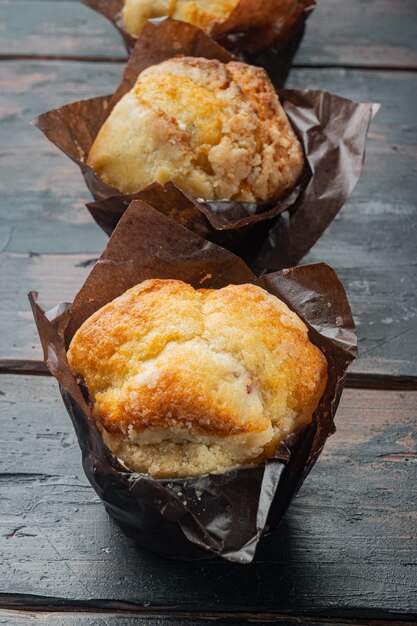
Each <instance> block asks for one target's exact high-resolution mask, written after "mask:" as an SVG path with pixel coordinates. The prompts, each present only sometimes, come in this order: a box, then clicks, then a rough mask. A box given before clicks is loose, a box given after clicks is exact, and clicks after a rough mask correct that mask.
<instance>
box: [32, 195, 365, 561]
mask: <svg viewBox="0 0 417 626" xmlns="http://www.w3.org/2000/svg"><path fill="white" fill-rule="evenodd" d="M155 277H158V278H176V279H181V280H183V281H185V282H187V283H190V284H192V285H193V286H194V287H205V288H221V287H223V286H225V285H227V284H230V283H235V284H241V283H247V282H252V283H254V284H257V285H260V286H261V287H263V288H264V289H267V290H268V291H269V292H270V293H272V294H274V295H276V296H277V297H279V298H281V299H282V300H284V301H285V302H286V303H287V304H288V306H289V307H290V308H291V309H292V310H293V311H295V312H296V313H297V314H298V315H299V316H300V317H301V318H302V319H303V320H304V321H305V323H306V324H307V326H308V328H309V335H310V339H311V341H312V342H313V343H315V344H316V345H317V346H318V347H319V348H320V349H321V350H322V351H323V352H324V354H325V355H326V358H327V361H328V367H329V378H328V383H327V386H326V389H325V392H324V394H323V397H322V399H321V401H320V404H319V406H318V408H317V410H316V412H315V413H314V417H313V421H312V423H311V424H310V425H309V426H307V427H306V428H304V429H303V430H302V431H300V432H298V433H296V434H295V435H292V436H291V437H289V438H288V439H287V440H286V441H285V442H283V443H282V444H281V445H280V446H279V447H278V449H277V451H276V454H275V455H274V457H273V458H270V459H268V460H267V461H266V462H264V463H262V464H260V465H256V466H246V467H242V468H240V469H237V470H234V471H230V472H226V473H223V474H210V475H204V476H199V477H196V478H189V479H174V480H167V479H164V480H157V479H154V478H151V477H149V476H147V475H143V474H138V473H134V472H130V471H128V470H127V469H126V467H125V466H124V465H123V464H122V463H121V462H120V461H118V459H117V458H116V457H115V456H114V455H113V454H112V453H111V452H110V451H109V449H108V448H107V447H106V446H105V445H104V443H103V440H102V438H101V435H100V434H99V432H98V430H97V428H96V426H95V424H94V422H93V421H91V420H90V419H89V408H88V404H87V402H86V398H85V397H84V395H83V390H82V389H81V388H80V387H79V385H78V384H77V382H76V380H75V378H74V376H73V375H72V373H71V371H70V369H69V366H68V362H67V358H66V350H67V348H68V345H69V342H70V341H71V338H72V337H73V336H74V333H75V332H76V331H77V329H78V328H79V327H80V326H81V324H82V323H83V322H84V321H85V320H86V319H87V318H88V317H89V316H90V315H91V314H92V313H93V312H94V311H97V310H98V309H99V308H100V307H102V306H103V305H104V304H106V303H107V302H109V301H111V300H112V299H113V298H115V297H116V296H119V295H121V294H122V293H123V292H124V291H126V290H127V289H129V288H130V287H132V286H134V285H135V284H137V283H139V282H141V281H143V280H145V279H148V278H155ZM29 297H30V301H31V305H32V309H33V314H34V317H35V321H36V325H37V328H38V332H39V335H40V339H41V342H42V346H43V350H44V358H45V363H46V365H47V366H48V369H49V371H50V372H51V374H52V375H53V376H54V377H55V378H56V379H57V380H58V382H59V384H60V388H61V393H62V397H63V399H64V402H65V405H66V408H67V410H68V413H69V415H70V417H71V419H72V422H73V425H74V428H75V431H76V433H77V437H78V441H79V445H80V447H81V450H82V457H83V466H84V470H85V473H86V475H87V478H88V479H89V481H90V483H91V484H92V486H93V487H94V489H95V490H96V492H97V493H98V495H99V496H100V498H101V499H102V501H103V503H104V505H105V507H106V509H107V511H108V512H109V513H110V515H112V517H113V518H114V519H115V520H116V521H117V522H118V523H119V524H120V526H121V527H122V528H123V529H124V530H125V532H127V533H128V534H129V535H130V536H132V537H133V538H134V539H135V541H137V543H139V544H141V545H142V546H145V547H147V548H148V549H150V550H152V551H154V552H157V553H158V554H161V555H164V556H167V557H170V558H178V559H195V558H203V557H205V556H208V555H210V554H211V555H213V554H214V555H218V556H221V557H223V558H224V559H226V560H229V561H235V562H239V563H249V562H250V561H252V559H253V558H254V555H255V550H256V546H257V545H258V542H259V540H260V538H261V536H262V535H264V534H265V533H266V532H268V531H270V530H271V529H272V528H273V527H275V526H276V525H277V524H278V523H279V521H280V519H281V518H282V516H283V514H284V512H285V510H286V508H287V506H288V504H289V503H290V501H291V499H292V497H293V496H294V495H295V493H296V492H297V490H298V488H299V487H300V485H301V483H302V481H303V480H304V478H305V476H306V475H307V473H308V472H309V470H310V469H311V467H312V466H313V464H314V463H315V461H316V459H317V457H318V456H319V454H320V452H321V450H322V447H323V445H324V443H325V441H326V438H327V437H328V436H329V435H330V434H331V433H333V432H334V422H333V417H334V414H335V411H336V408H337V405H338V402H339V398H340V394H341V392H342V388H343V383H344V378H345V372H346V368H347V367H348V365H349V363H350V362H351V361H352V360H353V358H354V356H355V355H356V334H355V328H354V323H353V320H352V315H351V311H350V308H349V304H348V301H347V298H346V294H345V292H344V289H343V287H342V285H341V283H340V282H339V280H338V278H337V276H336V274H335V273H334V271H333V270H332V269H331V268H330V267H328V266H327V265H324V264H317V265H305V266H301V267H298V268H293V269H289V270H284V271H283V272H277V273H274V274H269V275H267V276H263V277H261V278H258V279H257V278H256V277H255V275H254V274H253V273H252V272H251V271H250V269H249V268H248V267H247V266H246V265H245V263H244V262H243V261H242V260H241V259H240V258H238V257H236V256H234V255H233V254H231V253H230V252H228V251H227V250H225V249H223V248H220V247H219V246H216V245H215V244H212V243H210V242H207V241H206V240H204V239H202V238H201V237H199V236H198V235H196V234H194V233H193V232H191V231H189V230H188V229H186V228H184V227H183V226H181V225H180V224H178V223H177V222H175V221H174V220H171V219H170V218H169V217H167V216H165V215H163V214H162V213H161V212H159V211H157V210H155V209H154V208H152V207H151V206H150V205H147V204H146V203H145V202H143V201H135V202H133V203H132V204H131V205H130V206H129V208H128V210H127V211H126V212H125V214H124V216H123V217H122V219H121V221H120V222H119V225H118V226H117V228H116V230H115V231H114V233H113V235H112V237H111V238H110V241H109V243H108V245H107V247H106V249H105V250H104V252H103V254H102V256H101V257H100V259H99V261H98V262H97V263H96V265H95V266H94V267H93V269H92V270H91V273H90V275H89V276H88V278H87V280H86V281H85V283H84V285H83V287H82V288H81V290H80V292H79V293H78V295H77V296H76V297H75V299H74V302H73V304H72V305H68V304H66V305H60V306H58V307H57V308H55V309H54V310H53V311H52V312H50V313H49V314H48V315H45V313H44V311H43V310H42V309H41V307H40V306H39V304H37V294H36V293H31V294H30V296H29Z"/></svg>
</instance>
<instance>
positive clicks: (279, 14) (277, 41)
mask: <svg viewBox="0 0 417 626" xmlns="http://www.w3.org/2000/svg"><path fill="white" fill-rule="evenodd" d="M81 2H82V3H83V4H85V5H86V6H88V7H90V9H93V10H94V11H97V13H100V14H101V15H103V16H104V17H106V18H107V19H108V20H109V21H110V22H111V23H112V24H113V25H114V26H115V27H116V28H117V30H118V31H119V32H120V34H121V35H122V37H123V40H124V43H125V46H126V49H127V51H128V52H130V51H131V50H132V48H134V46H135V43H136V41H137V38H136V37H133V36H132V35H130V34H129V33H128V32H127V31H126V29H125V27H124V24H123V17H122V9H123V5H124V0H81ZM259 4H260V3H259V0H240V2H239V3H238V5H237V6H236V8H235V9H234V10H233V11H232V13H231V14H230V15H229V16H228V18H227V19H226V20H225V21H223V22H216V23H214V24H213V26H212V28H211V30H210V32H208V35H210V36H211V37H212V38H213V39H216V40H218V41H219V42H220V43H221V45H222V46H224V47H225V48H228V49H229V50H231V51H232V52H233V53H234V54H245V53H249V54H251V55H254V54H258V53H259V52H261V51H263V50H266V49H268V48H273V49H274V50H275V51H280V52H281V53H282V52H283V51H284V50H285V48H286V47H288V46H290V44H291V43H292V42H293V41H296V43H297V47H298V43H299V40H300V39H301V36H302V33H303V30H304V23H305V20H306V19H307V17H308V16H309V15H310V13H311V12H312V11H313V9H314V7H315V5H316V2H315V0H262V3H261V4H262V6H259ZM151 21H153V22H154V23H158V22H159V21H160V19H156V20H151ZM294 52H295V50H294ZM294 52H292V56H293V54H294Z"/></svg>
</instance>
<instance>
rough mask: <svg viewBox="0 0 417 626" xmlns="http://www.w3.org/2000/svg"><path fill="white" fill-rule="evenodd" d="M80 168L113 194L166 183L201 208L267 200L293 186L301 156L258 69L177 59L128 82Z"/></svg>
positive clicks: (283, 113)
mask: <svg viewBox="0 0 417 626" xmlns="http://www.w3.org/2000/svg"><path fill="white" fill-rule="evenodd" d="M88 164H89V165H90V166H91V167H92V168H93V169H94V170H95V172H96V173H97V174H98V176H100V177H101V178H102V180H104V182H106V183H107V184H109V185H112V186H113V187H116V189H118V190H120V191H121V192H123V193H134V192H136V191H138V190H140V189H142V188H143V187H145V186H146V185H148V184H150V183H153V182H158V183H160V184H164V183H166V182H167V181H173V182H174V183H175V184H176V185H177V186H178V187H179V188H180V189H182V190H183V191H185V192H188V193H191V194H193V195H194V196H197V197H200V198H203V199H206V200H238V201H246V202H269V201H273V200H275V199H278V198H279V197H281V196H282V195H283V194H285V193H286V192H287V191H289V190H291V189H292V188H294V186H295V185H296V184H297V182H298V180H299V178H300V176H301V172H302V169H303V165H304V156H303V151H302V148H301V145H300V143H299V141H298V139H297V137H296V136H295V133H294V131H293V129H292V127H291V124H290V123H289V121H288V119H287V116H286V115H285V112H284V111H283V109H282V107H281V104H280V102H279V99H278V96H277V94H276V92H275V90H274V88H273V86H272V84H271V83H270V81H269V79H268V77H267V74H266V73H265V71H264V70H263V69H261V68H257V67H252V66H250V65H246V64H245V63H238V62H232V63H228V64H224V63H221V62H220V61H217V60H207V59H202V58H194V57H178V58H173V59H170V60H168V61H164V62H163V63H160V64H159V65H155V66H152V67H149V68H147V69H146V70H145V71H143V72H142V73H141V74H140V75H139V76H138V79H137V82H136V84H135V86H134V87H133V89H132V90H131V91H130V92H129V93H127V94H126V95H125V96H124V97H123V98H122V99H121V100H120V101H119V102H118V104H117V105H116V106H115V107H114V109H113V111H112V112H111V114H110V115H109V117H108V118H107V120H106V122H105V123H104V124H103V126H102V128H101V129H100V131H99V133H98V135H97V137H96V139H95V141H94V143H93V146H92V148H91V150H90V153H89V155H88Z"/></svg>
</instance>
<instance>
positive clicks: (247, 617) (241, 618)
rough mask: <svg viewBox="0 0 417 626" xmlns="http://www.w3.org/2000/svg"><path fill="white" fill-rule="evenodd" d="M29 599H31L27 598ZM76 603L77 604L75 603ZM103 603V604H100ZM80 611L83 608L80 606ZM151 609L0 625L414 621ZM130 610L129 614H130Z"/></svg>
mask: <svg viewBox="0 0 417 626" xmlns="http://www.w3.org/2000/svg"><path fill="white" fill-rule="evenodd" d="M28 601H30V598H29V599H28ZM32 601H33V600H32ZM74 604H75V603H74ZM101 604H104V603H101ZM79 611H81V609H79ZM148 612H149V609H147V608H144V609H143V610H142V611H140V612H138V611H137V610H136V612H135V611H134V610H133V609H131V610H130V611H129V609H127V611H124V610H123V611H121V610H119V611H117V612H116V613H113V612H111V611H108V612H107V611H106V612H104V611H103V610H97V614H94V613H95V612H94V610H93V611H92V614H86V613H84V612H83V613H81V612H78V610H77V609H76V608H75V609H74V612H64V610H62V612H57V613H46V612H44V611H39V613H33V612H30V611H1V610H0V626H3V625H4V626H30V625H31V624H33V626H36V625H37V624H42V625H45V626H213V624H224V625H227V626H242V625H244V624H257V626H267V625H269V624H277V625H279V626H294V625H296V626H387V624H389V626H413V625H414V624H415V621H414V620H412V621H410V620H409V619H407V618H406V616H404V615H401V614H399V615H395V614H387V613H385V614H384V613H382V614H381V616H380V617H379V618H376V619H375V618H373V619H366V618H365V619H361V618H348V617H347V618H343V617H340V618H337V617H336V618H334V617H327V616H317V617H308V616H306V615H295V614H294V615H285V614H281V615H277V614H276V613H275V614H269V615H268V614H259V613H257V614H256V615H254V614H253V613H250V614H236V613H233V614H229V613H223V614H222V613H213V612H210V613H208V614H205V615H202V614H199V615H195V616H193V615H190V614H182V613H180V612H174V614H173V615H171V616H154V615H153V614H150V615H149V614H148ZM129 613H131V614H130V616H129ZM397 618H398V619H397Z"/></svg>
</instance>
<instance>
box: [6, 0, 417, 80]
mask: <svg viewBox="0 0 417 626" xmlns="http://www.w3.org/2000/svg"><path fill="white" fill-rule="evenodd" d="M0 9H1V16H2V17H1V24H2V38H1V41H0V55H3V56H6V57H10V55H38V56H40V57H45V56H48V55H49V56H62V57H65V56H67V57H80V56H85V57H90V58H119V59H122V58H124V57H125V50H124V48H123V44H122V42H121V39H120V37H119V35H118V34H117V32H116V31H115V29H114V28H113V27H112V26H111V25H110V24H109V23H108V22H107V21H106V20H105V19H104V18H102V17H101V16H99V15H98V14H95V13H93V12H92V11H90V10H89V9H87V8H86V7H84V6H81V5H80V4H79V3H78V2H77V0H60V1H59V2H57V1H53V2H51V0H13V2H9V1H8V0H1V2H0ZM416 18H417V10H416V4H415V1H414V0H396V2H395V6H394V5H393V3H392V0H350V1H349V2H346V0H320V2H318V3H317V8H316V10H315V12H314V13H313V15H312V16H311V18H310V19H309V22H308V27H307V31H306V36H305V38H304V41H303V44H302V47H301V48H300V50H299V52H298V54H297V57H296V59H295V61H296V63H298V64H303V65H341V66H349V65H356V66H360V67H364V66H365V67H372V66H378V67H380V66H385V67H393V68H398V67H403V68H404V67H409V68H411V67H417V50H416V46H415V40H416V36H417V28H416V22H417V20H416Z"/></svg>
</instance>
